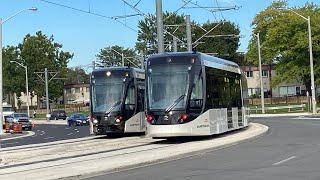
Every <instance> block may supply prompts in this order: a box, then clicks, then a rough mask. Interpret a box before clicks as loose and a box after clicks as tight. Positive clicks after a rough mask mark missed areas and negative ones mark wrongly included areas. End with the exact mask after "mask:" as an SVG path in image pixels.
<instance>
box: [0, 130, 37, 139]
mask: <svg viewBox="0 0 320 180" xmlns="http://www.w3.org/2000/svg"><path fill="white" fill-rule="evenodd" d="M35 134H36V133H35V132H33V131H27V134H25V135H22V136H16V137H11V138H1V141H8V140H12V139H19V138H25V137H29V136H33V135H35Z"/></svg>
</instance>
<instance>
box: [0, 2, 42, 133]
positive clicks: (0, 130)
mask: <svg viewBox="0 0 320 180" xmlns="http://www.w3.org/2000/svg"><path fill="white" fill-rule="evenodd" d="M28 10H30V11H37V10H38V9H37V8H35V7H32V8H28V9H23V10H21V11H18V12H17V13H15V14H13V15H12V16H9V17H8V18H7V19H5V20H2V19H1V18H0V134H2V133H3V105H2V103H3V81H2V25H3V24H4V23H5V22H7V21H9V20H10V19H12V18H14V17H15V16H17V15H18V14H20V13H22V12H24V11H28Z"/></svg>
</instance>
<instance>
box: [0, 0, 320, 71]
mask: <svg viewBox="0 0 320 180" xmlns="http://www.w3.org/2000/svg"><path fill="white" fill-rule="evenodd" d="M47 1H50V2H54V3H59V4H63V5H66V6H70V7H74V8H77V9H81V10H84V11H90V12H92V13H97V14H100V15H104V16H105V17H107V18H105V17H98V16H94V15H91V14H87V13H83V12H78V11H74V10H72V9H68V8H64V7H60V6H56V5H53V4H50V3H46V2H44V1H43V0H0V18H2V19H6V18H8V17H10V16H11V15H12V14H14V13H16V12H18V11H20V10H22V9H27V8H30V7H37V8H38V11H36V12H32V11H24V12H23V13H21V14H19V15H17V16H15V17H14V18H13V19H11V20H10V21H7V22H6V23H4V24H3V46H7V45H17V44H19V43H21V42H22V40H23V37H24V36H25V35H26V34H32V35H33V34H35V33H36V32H37V31H42V32H43V33H45V34H46V35H48V36H50V35H53V36H54V39H55V41H56V42H58V43H61V44H62V45H63V48H62V50H64V51H69V52H73V53H74V57H73V59H72V60H70V62H69V65H68V66H69V67H75V66H82V67H84V68H88V67H89V64H91V62H92V61H93V60H95V59H96V54H98V53H99V51H100V49H102V48H104V47H107V46H112V45H119V46H124V47H130V48H133V47H134V46H135V42H136V40H137V32H136V31H137V30H138V28H137V24H138V21H139V20H141V19H143V17H141V16H137V17H131V18H126V19H122V23H124V24H125V25H127V26H129V27H131V28H132V29H133V30H132V29H130V28H128V27H125V26H124V25H122V24H121V23H119V22H116V21H114V20H112V19H110V18H108V17H113V16H122V15H130V14H136V12H135V11H133V10H132V9H131V8H130V7H129V6H127V5H125V4H124V2H123V1H122V0H47ZM138 1H140V0H127V2H129V3H130V4H136V3H137V2H138ZM192 2H197V3H198V4H199V5H201V6H215V7H216V6H221V7H230V6H238V7H240V8H239V9H238V10H230V11H224V12H218V13H215V14H212V13H210V12H208V11H207V10H204V9H181V10H179V11H178V13H179V14H189V15H190V16H191V20H193V21H196V22H198V23H204V22H206V21H218V20H222V19H226V20H230V21H232V22H234V23H235V24H237V25H238V26H239V27H240V31H241V39H240V47H239V49H238V51H240V52H245V51H246V49H247V45H248V42H249V40H250V37H251V33H252V27H251V22H252V20H253V18H254V16H255V15H256V14H257V13H259V12H260V11H262V10H264V9H265V8H266V7H268V6H269V5H270V4H271V3H272V0H192ZM306 2H313V3H315V4H319V3H320V0H311V1H310V0H309V1H307V0H288V4H289V7H294V6H302V5H304V4H305V3H306ZM162 3H163V11H171V12H173V11H176V10H177V9H179V7H181V6H182V5H183V1H182V0H162ZM137 8H138V9H139V10H141V11H142V12H144V13H150V14H154V13H155V0H141V1H140V3H139V4H138V5H137Z"/></svg>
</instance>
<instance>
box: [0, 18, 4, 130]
mask: <svg viewBox="0 0 320 180" xmlns="http://www.w3.org/2000/svg"><path fill="white" fill-rule="evenodd" d="M2 24H3V22H2V19H0V135H1V134H3V122H4V116H3V104H2V103H3V89H2V88H3V82H2Z"/></svg>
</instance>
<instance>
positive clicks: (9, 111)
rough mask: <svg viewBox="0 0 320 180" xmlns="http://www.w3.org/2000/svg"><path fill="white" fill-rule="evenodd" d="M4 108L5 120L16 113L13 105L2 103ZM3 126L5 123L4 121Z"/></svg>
mask: <svg viewBox="0 0 320 180" xmlns="http://www.w3.org/2000/svg"><path fill="white" fill-rule="evenodd" d="M2 107H3V119H4V120H5V119H6V118H7V117H8V116H10V115H12V114H13V113H14V109H13V107H12V105H11V104H8V103H7V102H4V103H2ZM2 122H3V124H4V123H5V121H2Z"/></svg>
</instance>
